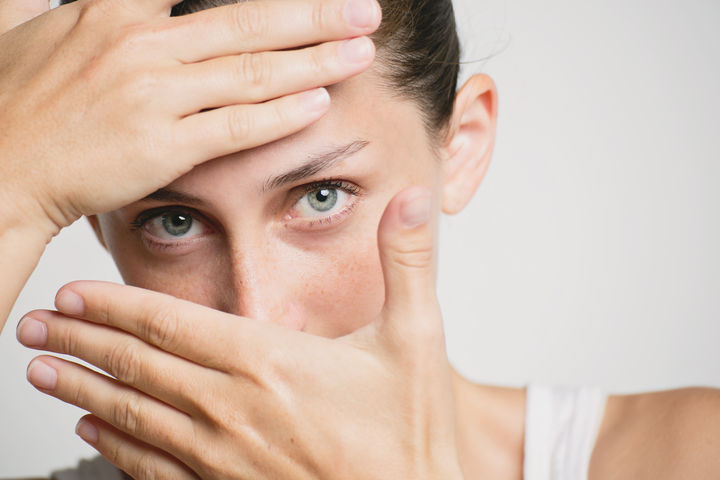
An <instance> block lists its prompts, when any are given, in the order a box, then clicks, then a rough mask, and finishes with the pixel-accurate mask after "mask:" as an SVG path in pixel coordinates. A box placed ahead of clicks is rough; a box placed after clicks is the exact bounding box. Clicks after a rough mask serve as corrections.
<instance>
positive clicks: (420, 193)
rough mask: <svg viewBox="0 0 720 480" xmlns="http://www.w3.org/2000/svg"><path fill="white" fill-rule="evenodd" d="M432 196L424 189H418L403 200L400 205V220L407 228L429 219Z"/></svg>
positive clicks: (415, 226)
mask: <svg viewBox="0 0 720 480" xmlns="http://www.w3.org/2000/svg"><path fill="white" fill-rule="evenodd" d="M431 208H432V196H431V194H430V192H429V191H428V190H426V189H418V190H417V192H416V193H414V194H413V195H411V196H410V197H408V198H406V199H405V200H403V202H402V205H401V206H400V222H402V225H403V226H404V227H405V228H407V229H411V228H417V227H419V226H421V225H425V224H426V223H427V222H428V221H429V220H430V209H431Z"/></svg>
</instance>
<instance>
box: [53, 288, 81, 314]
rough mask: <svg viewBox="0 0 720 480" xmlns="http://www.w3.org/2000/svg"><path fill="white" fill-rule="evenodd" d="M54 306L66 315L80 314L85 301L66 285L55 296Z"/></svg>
mask: <svg viewBox="0 0 720 480" xmlns="http://www.w3.org/2000/svg"><path fill="white" fill-rule="evenodd" d="M55 308H57V309H58V311H59V312H61V313H64V314H66V315H72V316H80V315H83V314H84V313H85V301H84V300H83V297H82V296H80V294H78V293H76V292H75V291H74V290H72V288H71V287H70V286H68V285H66V286H64V287H62V288H61V289H60V291H58V293H57V295H56V296H55Z"/></svg>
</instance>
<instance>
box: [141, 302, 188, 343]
mask: <svg viewBox="0 0 720 480" xmlns="http://www.w3.org/2000/svg"><path fill="white" fill-rule="evenodd" d="M150 312H151V313H150V314H149V315H148V316H147V318H146V319H144V320H143V321H141V324H140V325H139V327H138V330H139V331H140V333H141V335H142V337H143V338H145V339H147V341H149V342H150V343H151V344H153V345H156V346H158V347H160V348H162V349H163V350H165V349H169V350H172V349H174V347H175V345H176V342H177V335H178V313H177V310H176V309H175V307H174V306H173V305H172V304H170V303H169V302H162V303H161V304H160V305H157V306H154V307H153V308H152V309H151V310H150Z"/></svg>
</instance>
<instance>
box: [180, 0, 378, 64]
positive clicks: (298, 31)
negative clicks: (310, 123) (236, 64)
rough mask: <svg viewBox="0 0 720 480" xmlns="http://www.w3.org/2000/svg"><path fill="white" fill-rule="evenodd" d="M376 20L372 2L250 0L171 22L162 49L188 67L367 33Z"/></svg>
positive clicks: (373, 0) (349, 0) (376, 15)
mask: <svg viewBox="0 0 720 480" xmlns="http://www.w3.org/2000/svg"><path fill="white" fill-rule="evenodd" d="M380 17H381V11H380V6H379V5H378V4H377V2H376V1H375V0H304V1H298V0H250V1H246V2H241V3H237V4H232V5H225V6H222V7H218V8H212V9H209V10H203V11H200V12H197V13H194V14H192V15H186V16H181V17H175V18H173V19H171V22H172V25H171V28H169V29H168V30H167V37H166V39H167V43H166V45H168V47H167V48H168V49H169V54H170V55H172V56H173V57H174V58H176V59H178V60H180V61H182V62H185V63H192V62H197V61H200V60H207V59H209V58H216V57H221V56H225V55H234V54H238V53H252V52H262V51H267V50H284V49H288V48H296V47H300V46H304V45H313V44H316V43H321V42H326V41H331V40H341V39H344V38H351V37H357V36H361V35H368V34H370V33H372V32H374V31H375V29H376V28H377V27H378V26H379V25H380Z"/></svg>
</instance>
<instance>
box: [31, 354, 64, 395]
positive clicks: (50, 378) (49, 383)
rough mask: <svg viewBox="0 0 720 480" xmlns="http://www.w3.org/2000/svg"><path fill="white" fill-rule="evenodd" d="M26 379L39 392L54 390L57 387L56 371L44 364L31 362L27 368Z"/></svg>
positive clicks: (35, 361)
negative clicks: (39, 390)
mask: <svg viewBox="0 0 720 480" xmlns="http://www.w3.org/2000/svg"><path fill="white" fill-rule="evenodd" d="M27 379H28V381H29V382H30V383H32V384H33V385H34V386H35V387H37V388H39V389H41V390H54V389H55V387H56V386H57V371H56V370H55V369H54V368H52V367H51V366H50V365H48V364H47V363H45V362H42V361H40V360H33V361H32V362H31V363H30V365H29V366H28V370H27Z"/></svg>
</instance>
